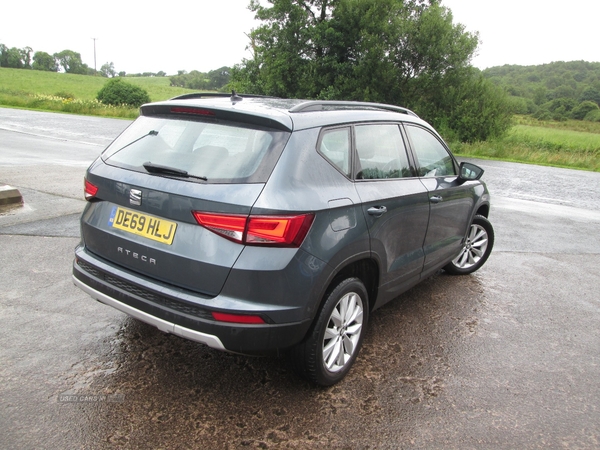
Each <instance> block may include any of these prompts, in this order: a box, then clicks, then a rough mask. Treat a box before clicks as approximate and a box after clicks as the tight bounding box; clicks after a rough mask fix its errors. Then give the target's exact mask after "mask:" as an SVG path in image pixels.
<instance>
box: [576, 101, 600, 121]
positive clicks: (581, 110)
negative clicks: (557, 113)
mask: <svg viewBox="0 0 600 450" xmlns="http://www.w3.org/2000/svg"><path fill="white" fill-rule="evenodd" d="M597 109H599V108H598V105H597V104H596V103H594V102H592V101H589V100H586V101H583V102H581V103H580V104H579V105H577V106H576V107H575V108H573V111H571V117H572V118H573V119H575V120H583V119H584V118H585V117H586V116H587V115H588V113H589V112H591V111H594V110H597Z"/></svg>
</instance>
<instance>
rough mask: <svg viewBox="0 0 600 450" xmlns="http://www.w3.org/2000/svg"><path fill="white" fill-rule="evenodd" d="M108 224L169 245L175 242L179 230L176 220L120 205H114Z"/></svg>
mask: <svg viewBox="0 0 600 450" xmlns="http://www.w3.org/2000/svg"><path fill="white" fill-rule="evenodd" d="M108 226H109V227H113V228H117V229H119V230H123V231H127V232H129V233H133V234H137V235H138V236H143V237H145V238H148V239H152V240H153V241H157V242H162V243H163V244H167V245H171V244H172V243H173V238H174V237H175V230H177V224H176V223H175V222H171V221H169V220H165V219H159V218H158V217H154V216H151V215H149V214H142V213H140V212H137V211H131V210H130V209H125V208H121V207H120V206H115V207H113V209H112V211H111V213H110V218H109V219H108Z"/></svg>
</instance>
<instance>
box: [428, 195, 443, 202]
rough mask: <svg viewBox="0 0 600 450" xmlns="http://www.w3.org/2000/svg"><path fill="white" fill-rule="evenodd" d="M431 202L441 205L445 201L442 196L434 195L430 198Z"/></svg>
mask: <svg viewBox="0 0 600 450" xmlns="http://www.w3.org/2000/svg"><path fill="white" fill-rule="evenodd" d="M429 201H430V202H431V203H440V202H443V201H444V198H443V197H442V196H440V195H434V196H432V197H429Z"/></svg>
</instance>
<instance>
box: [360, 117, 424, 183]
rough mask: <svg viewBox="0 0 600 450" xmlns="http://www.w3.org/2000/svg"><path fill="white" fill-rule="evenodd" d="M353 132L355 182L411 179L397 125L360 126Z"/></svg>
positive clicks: (404, 148)
mask: <svg viewBox="0 0 600 450" xmlns="http://www.w3.org/2000/svg"><path fill="white" fill-rule="evenodd" d="M354 130H355V131H354V132H355V136H356V152H357V154H358V162H357V166H358V167H357V169H356V178H357V179H363V180H376V179H386V178H405V177H412V176H413V174H412V171H411V169H410V164H409V162H408V156H407V154H406V147H405V146H404V140H403V139H402V135H401V134H400V128H399V127H398V125H394V124H377V125H360V126H357V127H355V129H354Z"/></svg>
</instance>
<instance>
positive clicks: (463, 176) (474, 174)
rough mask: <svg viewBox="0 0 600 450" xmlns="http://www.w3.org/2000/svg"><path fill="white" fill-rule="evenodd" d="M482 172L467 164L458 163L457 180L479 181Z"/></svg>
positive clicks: (478, 168) (476, 167) (479, 168)
mask: <svg viewBox="0 0 600 450" xmlns="http://www.w3.org/2000/svg"><path fill="white" fill-rule="evenodd" d="M483 172H484V170H483V169H482V168H481V167H479V166H476V165H475V164H471V163H468V162H462V163H460V170H459V175H458V180H459V181H461V182H463V183H464V182H465V181H474V180H479V179H480V178H481V176H482V175H483Z"/></svg>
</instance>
